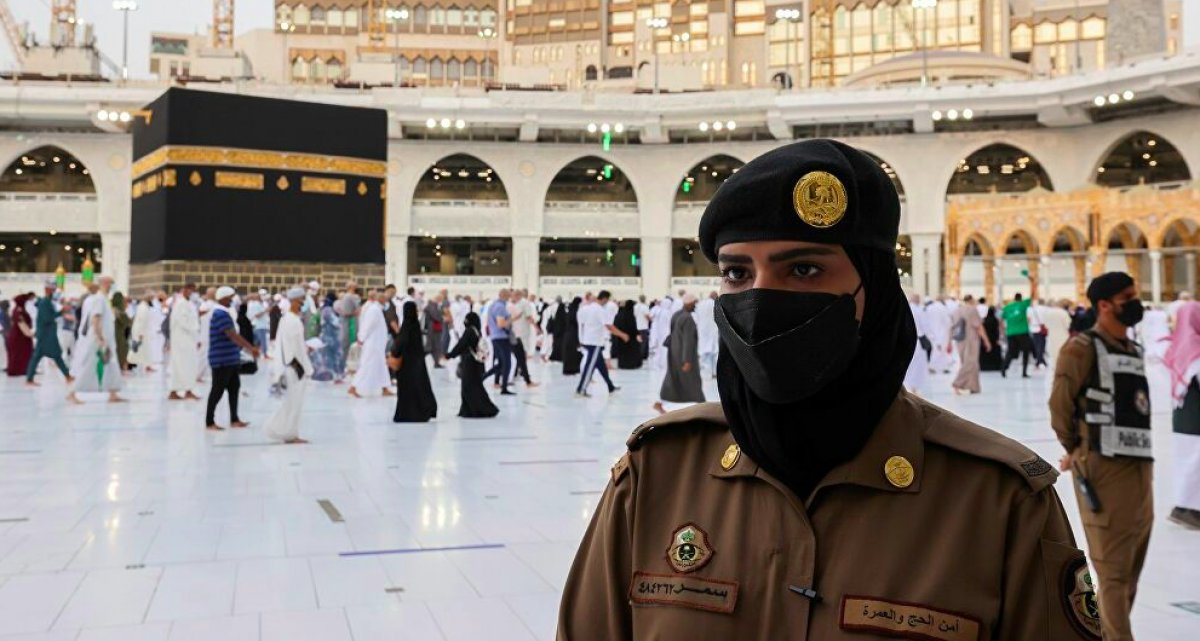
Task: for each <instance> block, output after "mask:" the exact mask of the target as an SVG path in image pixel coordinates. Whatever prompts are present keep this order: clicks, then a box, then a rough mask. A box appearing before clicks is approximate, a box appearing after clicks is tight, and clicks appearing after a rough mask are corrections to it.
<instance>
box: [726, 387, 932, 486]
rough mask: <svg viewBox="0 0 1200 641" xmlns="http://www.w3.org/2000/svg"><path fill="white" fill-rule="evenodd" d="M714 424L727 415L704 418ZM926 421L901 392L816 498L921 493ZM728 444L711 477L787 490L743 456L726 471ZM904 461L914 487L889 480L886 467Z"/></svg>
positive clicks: (730, 440) (730, 442)
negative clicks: (842, 493)
mask: <svg viewBox="0 0 1200 641" xmlns="http://www.w3.org/2000/svg"><path fill="white" fill-rule="evenodd" d="M706 405H708V407H707V408H705V413H706V414H712V413H713V411H714V409H715V410H716V412H718V413H719V412H720V405H718V404H716V403H709V404H706ZM705 418H707V419H709V420H713V421H714V422H720V423H725V417H724V415H721V416H720V417H719V419H718V418H717V417H716V416H712V417H709V416H705ZM924 431H925V417H924V415H923V414H922V412H921V409H920V407H919V406H918V404H917V402H916V400H915V399H914V398H913V397H912V396H911V395H909V393H908V392H906V391H903V390H902V391H901V392H900V393H899V394H898V395H897V396H896V400H894V401H893V402H892V405H891V407H889V408H888V411H887V412H885V413H884V415H883V418H881V419H880V420H879V425H877V426H876V427H875V431H874V432H872V433H871V437H870V438H869V439H867V442H866V444H865V445H863V448H862V449H861V450H860V451H859V452H858V454H857V455H855V457H854V458H852V459H850V460H849V461H847V462H845V463H842V464H841V465H838V466H837V467H835V468H833V469H832V470H830V471H829V473H828V474H826V475H825V478H823V479H822V480H821V482H820V483H819V484H818V485H817V488H816V489H815V490H814V491H813V496H815V495H816V493H817V492H819V491H820V490H821V489H822V488H826V487H831V486H834V485H843V484H850V485H861V486H863V487H869V488H873V489H877V490H883V491H887V492H906V493H916V492H919V491H920V490H921V473H922V470H923V469H924V467H925V442H924V438H923V434H924ZM724 437H725V439H726V440H727V441H728V443H727V444H725V445H722V446H721V447H720V449H719V450H717V451H715V452H714V453H713V454H712V455H711V456H712V463H711V465H710V468H709V474H710V475H712V476H715V477H718V478H734V477H749V476H757V477H760V478H763V479H764V480H767V481H768V482H771V484H772V485H775V486H776V487H785V486H784V485H783V484H782V483H779V482H778V481H777V480H776V479H775V478H774V477H772V476H771V475H770V474H768V473H767V471H766V470H764V469H762V468H761V467H759V465H758V464H757V463H755V462H754V461H753V460H751V459H750V457H749V456H747V455H746V454H745V453H744V452H740V451H739V452H738V456H737V459H736V461H735V462H734V463H733V465H732V466H730V467H729V468H728V469H725V466H724V465H723V462H722V459H723V456H724V454H725V452H726V450H727V449H728V447H729V446H730V445H733V444H734V443H733V438H732V437H731V436H730V435H729V433H728V432H725V434H724ZM897 456H898V457H902V458H904V460H906V461H907V462H908V463H909V465H911V467H912V471H913V479H912V483H911V484H910V485H908V486H907V487H899V486H897V485H895V484H893V483H892V482H891V481H889V480H888V477H887V475H886V474H885V465H886V464H887V462H888V460H889V459H892V457H897Z"/></svg>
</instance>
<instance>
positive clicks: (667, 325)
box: [650, 296, 675, 369]
mask: <svg viewBox="0 0 1200 641" xmlns="http://www.w3.org/2000/svg"><path fill="white" fill-rule="evenodd" d="M674 315H675V300H674V299H672V298H671V297H670V296H664V297H663V298H662V300H660V301H658V304H657V305H655V306H654V307H653V308H652V309H651V310H650V358H651V359H653V362H652V364H653V365H654V367H655V369H665V368H666V366H667V360H666V358H667V348H666V347H663V342H664V341H666V340H667V337H668V336H670V335H671V317H672V316H674Z"/></svg>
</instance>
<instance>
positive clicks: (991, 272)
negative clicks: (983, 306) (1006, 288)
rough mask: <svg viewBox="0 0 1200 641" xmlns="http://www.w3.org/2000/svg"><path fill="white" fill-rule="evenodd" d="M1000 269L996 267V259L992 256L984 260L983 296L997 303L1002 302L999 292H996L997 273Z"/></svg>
mask: <svg viewBox="0 0 1200 641" xmlns="http://www.w3.org/2000/svg"><path fill="white" fill-rule="evenodd" d="M998 269H999V268H998V267H997V265H996V259H995V258H992V257H990V256H988V257H984V259H983V295H984V296H985V297H987V299H988V300H990V301H992V302H993V303H995V302H996V301H998V300H1000V297H999V292H997V290H996V273H997V270H998Z"/></svg>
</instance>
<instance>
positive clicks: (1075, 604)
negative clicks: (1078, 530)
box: [1062, 556, 1100, 641]
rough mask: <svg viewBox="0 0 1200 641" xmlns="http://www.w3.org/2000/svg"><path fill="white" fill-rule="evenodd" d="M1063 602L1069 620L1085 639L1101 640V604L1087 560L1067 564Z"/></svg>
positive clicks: (1063, 575) (1063, 573) (1063, 584)
mask: <svg viewBox="0 0 1200 641" xmlns="http://www.w3.org/2000/svg"><path fill="white" fill-rule="evenodd" d="M1062 600H1063V607H1064V608H1066V610H1067V619H1068V620H1069V621H1070V622H1071V625H1073V626H1075V630H1076V631H1077V632H1079V633H1080V634H1081V635H1083V637H1084V638H1085V639H1096V640H1097V641H1098V640H1099V639H1100V604H1099V603H1098V602H1097V600H1096V588H1095V586H1093V585H1092V574H1091V572H1089V571H1088V564H1087V559H1085V558H1084V557H1082V556H1080V557H1079V558H1077V559H1075V560H1073V561H1071V562H1069V563H1067V565H1066V566H1065V567H1063V572H1062Z"/></svg>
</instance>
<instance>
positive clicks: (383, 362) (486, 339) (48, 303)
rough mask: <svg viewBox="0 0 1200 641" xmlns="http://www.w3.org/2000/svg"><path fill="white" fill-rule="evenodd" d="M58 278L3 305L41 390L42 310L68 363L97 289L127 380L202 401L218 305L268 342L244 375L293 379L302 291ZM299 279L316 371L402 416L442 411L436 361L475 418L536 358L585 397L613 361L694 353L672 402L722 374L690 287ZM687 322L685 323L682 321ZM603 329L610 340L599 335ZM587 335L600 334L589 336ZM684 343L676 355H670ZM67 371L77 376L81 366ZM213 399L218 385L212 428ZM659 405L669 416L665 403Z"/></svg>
mask: <svg viewBox="0 0 1200 641" xmlns="http://www.w3.org/2000/svg"><path fill="white" fill-rule="evenodd" d="M51 285H52V284H51V283H48V284H47V289H46V292H47V295H46V296H45V297H39V296H38V295H37V294H35V293H33V292H29V293H22V294H19V295H17V296H15V297H14V298H13V299H11V300H0V332H3V341H0V345H2V346H3V348H4V349H3V350H0V363H2V364H3V366H4V367H5V370H6V372H7V373H8V375H9V376H12V377H17V376H26V377H27V381H28V382H29V384H30V385H37V383H36V382H34V381H35V376H36V374H37V373H38V371H39V370H40V368H41V364H40V363H39V362H37V361H40V360H41V359H40V358H36V357H35V348H34V346H35V344H37V342H38V340H39V333H38V331H39V329H38V328H39V324H38V322H37V316H38V313H39V309H41V310H42V313H43V315H47V314H49V315H51V316H53V325H49V324H48V323H49V320H48V319H44V320H45V321H46V322H45V323H43V325H42V327H41V330H40V331H48V330H45V327H47V326H49V327H53V333H54V334H56V338H57V343H58V349H60V350H61V355H62V356H63V357H65V358H66V359H67V360H68V361H70V360H71V359H72V351H73V348H74V346H75V344H76V343H77V341H78V339H79V335H80V327H81V325H82V323H80V322H79V319H80V318H81V313H83V308H84V305H85V302H86V300H87V299H88V298H91V299H93V300H92V301H91V304H93V305H95V304H96V302H97V300H96V299H97V297H99V298H106V299H107V300H106V301H105V302H106V303H107V304H106V305H103V306H104V307H107V308H109V311H110V312H111V323H112V326H113V327H112V329H113V334H114V336H115V340H114V341H113V342H114V343H115V345H114V346H113V349H114V351H115V354H114V363H119V370H120V373H121V376H122V377H127V376H135V375H146V374H153V373H155V372H165V377H166V380H167V390H168V396H167V398H168V399H169V400H196V399H200V398H201V397H200V396H199V395H197V394H196V392H195V390H196V389H197V388H198V387H200V386H201V385H203V384H204V382H205V381H206V379H208V378H210V377H212V373H213V368H212V367H211V366H210V365H209V359H210V356H211V355H210V354H209V343H210V341H211V340H216V339H217V335H216V334H215V333H214V332H213V331H212V330H211V329H210V323H211V321H212V319H213V317H214V313H213V312H214V310H217V309H220V310H224V311H225V312H227V313H228V314H229V315H230V316H231V317H232V319H233V322H234V327H235V328H236V332H237V334H238V335H239V336H240V337H241V339H242V340H243V341H244V342H245V344H246V345H248V346H254V347H255V348H257V353H252V352H251V351H250V350H244V351H243V353H242V354H241V356H240V358H241V364H240V367H239V368H238V373H239V374H240V375H249V374H254V373H256V372H257V371H258V370H259V368H260V365H261V366H265V369H266V370H267V372H268V377H269V380H270V381H272V384H271V386H270V389H271V393H272V394H274V395H277V396H278V395H280V394H281V392H282V390H281V389H280V388H281V387H286V381H284V380H283V379H284V377H282V376H281V372H282V371H283V369H284V366H285V364H284V363H283V362H282V361H283V360H284V359H282V358H280V355H279V350H280V347H279V342H280V341H278V340H277V338H278V336H277V335H278V332H279V327H280V323H281V320H282V319H283V318H284V317H285V315H286V314H287V313H288V311H289V309H290V304H291V301H290V300H289V298H293V297H294V296H292V295H291V293H292V292H296V291H297V288H291V289H290V290H283V291H281V292H279V293H276V294H271V293H270V292H268V291H267V290H265V289H260V290H258V291H251V292H248V293H246V294H245V295H241V294H238V295H233V297H232V300H228V301H222V300H218V294H219V290H218V288H215V287H209V288H207V289H206V290H204V291H200V290H199V289H197V288H196V287H195V286H194V285H191V284H188V285H184V286H183V287H182V288H181V289H180V290H178V291H177V292H174V293H168V292H166V291H162V290H159V291H147V292H145V293H144V294H143V295H142V297H141V298H139V299H130V298H126V297H125V296H124V295H123V294H122V293H120V292H115V291H111V292H107V293H106V291H105V290H99V289H97V288H96V287H92V288H91V290H95V291H92V292H91V293H88V291H85V293H84V295H83V296H81V297H76V296H65V295H63V293H62V291H61V290H57V289H55V288H53V287H52V286H51ZM299 287H300V288H301V289H302V295H303V302H302V303H301V304H300V308H299V312H298V314H297V315H298V317H299V319H300V321H301V322H302V324H303V333H304V345H305V346H306V352H307V356H308V362H309V363H311V370H312V371H311V372H307V374H308V380H310V381H317V382H325V383H330V384H335V385H346V390H347V394H348V395H349V396H351V397H355V398H361V397H363V396H367V395H382V396H395V397H396V408H395V414H394V420H395V421H396V422H424V421H428V420H430V419H432V418H434V417H436V416H437V413H438V407H437V400H436V398H435V396H434V394H433V390H432V385H431V383H430V375H429V368H433V369H441V368H443V367H447V366H448V365H450V366H453V367H454V369H455V375H456V377H457V378H458V379H460V380H461V386H462V390H461V397H462V399H461V405H460V408H459V413H458V414H459V416H462V417H469V418H487V417H492V416H496V415H497V413H498V412H499V410H498V408H497V407H496V405H495V404H494V403H493V401H492V399H491V396H490V394H489V392H488V390H487V386H486V381H487V379H488V378H489V377H491V378H492V379H493V380H494V382H493V387H494V389H495V390H499V393H500V394H512V393H515V392H514V391H513V390H512V389H510V383H509V380H510V378H511V379H512V380H513V383H512V385H515V384H516V382H517V381H518V380H523V382H524V384H525V385H526V386H527V387H533V386H536V385H538V383H537V382H536V381H534V380H532V378H531V376H530V374H529V368H528V366H527V362H528V360H530V359H538V360H540V361H542V362H544V363H554V364H555V366H553V367H547V368H546V369H545V370H544V371H545V372H546V373H547V374H548V375H549V374H550V373H552V372H554V370H555V369H559V370H560V371H561V374H562V375H565V376H578V377H580V378H581V380H582V381H583V382H582V384H581V386H580V388H579V389H580V390H582V393H581V394H580V395H582V396H587V395H589V394H588V393H587V387H588V385H589V384H590V383H591V382H592V380H591V374H592V373H593V372H594V371H597V370H605V365H607V367H609V368H615V369H619V370H629V369H638V368H641V367H642V366H643V364H644V363H645V362H646V361H647V360H648V359H651V360H653V361H654V362H655V363H656V366H657V367H658V368H659V369H663V370H666V369H668V368H671V367H672V365H673V364H674V367H675V368H676V369H678V368H679V366H680V364H681V363H684V362H690V365H689V366H688V367H684V370H685V371H689V370H690V368H691V367H694V368H695V370H694V371H695V375H694V376H691V377H688V381H689V383H688V384H687V385H686V386H685V387H687V388H689V389H686V390H680V389H679V385H678V383H677V382H674V383H673V382H672V377H671V376H669V375H666V373H665V372H664V384H663V393H662V398H663V400H665V401H667V402H697V401H703V400H704V396H703V392H702V391H701V390H700V377H699V372H700V367H701V365H703V367H704V370H705V371H706V372H708V373H710V374H711V373H714V372H715V364H716V355H717V351H718V350H717V341H718V339H717V329H716V325H715V322H714V321H713V304H714V302H715V299H716V294H715V292H714V293H712V294H711V295H710V296H708V297H706V298H704V299H702V300H697V299H696V298H695V297H694V296H691V295H685V293H684V292H683V291H680V292H679V294H678V295H677V296H674V297H673V296H670V295H668V296H666V297H664V298H663V299H661V300H654V301H651V302H649V303H647V302H646V299H645V297H644V296H640V297H639V298H638V299H637V300H633V299H629V300H625V301H623V302H620V303H618V302H617V301H614V300H612V299H611V297H609V295H608V293H607V292H599V294H598V295H593V294H592V293H590V292H589V293H586V294H584V295H583V296H575V297H572V298H569V299H567V300H564V299H563V298H562V297H556V298H554V299H553V300H547V299H543V298H539V297H537V296H531V295H530V294H529V293H528V292H527V291H524V290H508V289H505V290H501V291H500V292H498V294H497V296H496V297H494V298H491V299H480V300H475V299H474V298H473V297H472V296H470V295H454V296H450V295H449V294H448V293H447V292H446V291H445V290H442V291H441V292H438V293H436V294H434V295H432V296H426V295H425V294H424V292H420V291H415V290H414V289H413V288H409V289H408V290H407V291H406V292H398V291H397V289H396V288H395V287H394V286H390V285H389V286H387V287H385V288H383V289H364V288H361V287H360V286H358V285H357V284H356V283H354V282H350V283H347V284H346V285H345V286H344V287H342V288H340V289H323V288H322V287H321V285H320V283H318V282H316V281H312V282H309V283H307V284H302V285H300V286H299ZM221 290H222V291H228V292H231V291H233V290H232V289H231V288H221ZM226 295H227V294H226ZM223 303H224V304H223ZM39 304H40V305H42V306H43V307H39ZM184 306H186V307H184ZM589 308H594V313H591V314H590V316H589V318H591V319H592V321H591V322H592V325H589V324H588V322H587V321H582V322H581V319H580V312H581V310H583V311H584V315H585V316H586V315H588V309H589ZM681 311H686V312H688V313H686V314H682V315H680V318H678V319H676V321H677V322H676V323H675V326H676V327H677V328H679V327H683V328H684V329H686V331H684V330H678V329H677V334H679V336H677V337H676V339H677V340H676V341H675V343H674V344H672V342H671V341H670V340H669V337H670V334H671V329H672V326H673V323H672V317H674V316H676V315H677V314H678V313H679V312H681ZM683 317H686V320H687V323H686V324H681V323H680V322H678V321H680V320H681V319H682V318H683ZM597 331H599V333H600V334H601V335H602V337H603V338H602V342H600V341H597V340H596V339H595V338H594V337H595V335H596V332H597ZM581 333H582V335H583V336H582V338H581ZM588 336H592V337H593V338H592V339H590V340H589V338H587V337H588ZM685 337H686V340H682V341H681V340H680V339H681V338H685ZM45 342H53V341H45ZM598 342H600V344H599V345H597V343H598ZM589 345H591V346H593V348H594V349H596V352H595V353H596V355H597V358H596V359H589V358H588V357H587V355H588V354H589V353H590V352H589ZM672 350H675V351H676V352H677V353H676V354H675V356H674V357H668V352H670V351H672ZM501 352H508V354H501ZM504 356H508V358H504ZM51 360H53V358H52V357H51ZM288 360H290V359H288ZM593 360H595V361H599V362H593ZM589 365H590V366H591V369H590V370H589ZM597 365H598V366H599V367H597ZM60 369H62V372H63V375H64V376H67V377H68V381H70V380H71V379H70V377H69V370H68V369H67V368H65V367H61V368H60ZM505 370H507V371H505ZM601 376H603V378H604V380H605V381H606V382H608V384H609V390H610V392H613V391H616V390H617V389H619V388H618V387H616V386H615V385H613V384H612V382H611V381H610V380H609V377H608V374H607V371H601ZM693 381H694V383H693ZM280 382H283V385H280ZM221 385H222V386H224V387H225V389H222V390H219V391H220V392H224V391H228V392H229V393H230V396H231V397H232V396H235V395H236V393H237V392H236V390H237V389H239V388H238V387H237V386H236V385H235V386H232V387H231V386H228V385H227V384H226V383H222V384H221ZM216 387H217V385H214V386H213V388H214V389H215V388H216ZM118 389H119V386H118V387H114V388H112V390H111V391H112V392H113V399H114V400H121V399H118V398H117V397H116V393H115V392H116V390H118ZM88 391H94V390H88ZM106 391H108V388H106ZM72 396H73V395H72ZM219 396H220V394H219V393H218V394H217V398H219ZM215 400H216V399H214V398H213V393H212V392H210V409H209V417H210V418H209V421H210V425H209V427H210V428H211V427H213V425H212V418H211V417H212V411H213V406H215ZM655 407H656V409H658V410H659V411H663V408H662V405H661V403H660V404H656V406H655ZM231 409H232V412H233V413H232V415H231V420H232V422H234V423H235V425H234V426H235V427H241V426H242V424H241V421H239V420H238V419H237V417H236V399H231Z"/></svg>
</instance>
